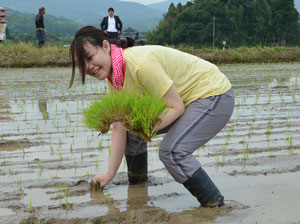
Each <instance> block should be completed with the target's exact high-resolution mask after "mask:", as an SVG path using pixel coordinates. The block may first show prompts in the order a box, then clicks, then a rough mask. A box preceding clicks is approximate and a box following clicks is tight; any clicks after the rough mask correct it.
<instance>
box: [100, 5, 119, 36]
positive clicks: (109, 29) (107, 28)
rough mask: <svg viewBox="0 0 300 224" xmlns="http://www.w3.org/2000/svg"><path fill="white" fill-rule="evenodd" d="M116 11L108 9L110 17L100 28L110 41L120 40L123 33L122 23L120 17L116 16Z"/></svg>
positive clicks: (104, 20)
mask: <svg viewBox="0 0 300 224" xmlns="http://www.w3.org/2000/svg"><path fill="white" fill-rule="evenodd" d="M114 13H115V10H114V9H113V8H109V9H108V16H106V17H104V18H103V20H102V22H101V24H100V26H101V29H102V30H103V31H104V33H105V34H106V35H107V38H108V39H119V35H120V33H121V31H122V21H121V20H120V18H119V16H115V15H114Z"/></svg>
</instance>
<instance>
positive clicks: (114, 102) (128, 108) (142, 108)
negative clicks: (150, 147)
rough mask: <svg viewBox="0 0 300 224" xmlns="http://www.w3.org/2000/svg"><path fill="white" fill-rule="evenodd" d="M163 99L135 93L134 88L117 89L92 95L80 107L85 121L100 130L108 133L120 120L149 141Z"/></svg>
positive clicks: (163, 105) (131, 130)
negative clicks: (91, 97)
mask: <svg viewBox="0 0 300 224" xmlns="http://www.w3.org/2000/svg"><path fill="white" fill-rule="evenodd" d="M165 106H166V105H165V101H164V100H163V99H161V98H157V97H153V96H150V95H149V94H145V95H144V96H138V95H137V93H136V92H135V91H133V92H131V93H130V94H127V93H126V92H116V93H112V94H110V95H106V96H102V97H100V98H98V99H94V100H93V101H92V102H91V103H90V105H89V107H88V108H86V109H84V110H83V116H84V118H83V122H84V124H85V125H86V126H87V127H89V128H91V129H94V130H97V131H100V132H101V133H107V132H108V130H109V128H110V125H111V124H112V123H114V122H122V124H123V126H124V127H125V128H126V129H127V131H129V132H132V133H136V134H139V135H141V136H142V137H143V138H144V139H145V140H147V141H150V138H151V137H152V136H153V135H154V134H155V133H153V127H154V125H155V124H156V123H157V122H159V121H160V117H161V115H162V113H163V111H164V110H165Z"/></svg>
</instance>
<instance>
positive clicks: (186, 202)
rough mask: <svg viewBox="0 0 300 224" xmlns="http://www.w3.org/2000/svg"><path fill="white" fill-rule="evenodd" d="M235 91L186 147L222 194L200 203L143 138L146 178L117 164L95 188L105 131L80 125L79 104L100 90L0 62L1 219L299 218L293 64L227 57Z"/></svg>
mask: <svg viewBox="0 0 300 224" xmlns="http://www.w3.org/2000/svg"><path fill="white" fill-rule="evenodd" d="M220 69H221V70H222V71H223V72H224V73H225V74H226V75H227V76H228V78H229V79H230V81H231V82H232V84H233V87H234V91H235V94H236V107H235V111H234V114H233V116H232V119H231V121H230V123H229V124H228V125H227V126H226V127H225V128H224V129H223V130H222V131H221V132H220V133H219V134H218V135H217V136H215V138H213V139H212V140H211V141H209V142H208V143H207V144H206V145H205V146H203V147H201V148H200V149H198V150H197V151H196V152H195V153H194V154H195V156H196V157H197V159H198V160H199V161H201V163H202V165H203V168H204V169H205V170H206V171H207V173H208V174H209V175H210V176H211V178H212V179H213V181H214V182H215V183H216V185H217V186H218V187H219V189H220V191H221V192H222V193H223V195H224V196H225V204H226V205H225V206H223V207H220V208H203V207H201V206H199V203H198V202H197V200H196V199H195V198H194V197H193V196H192V195H190V193H189V192H188V191H187V190H186V189H185V188H184V187H183V186H182V185H180V184H178V183H176V182H175V181H174V180H173V178H172V177H171V176H170V174H169V173H168V172H167V171H166V169H165V168H164V166H163V164H162V163H161V162H160V161H159V158H158V149H159V148H158V147H159V144H160V141H161V140H162V137H163V136H157V137H155V138H154V139H152V142H149V143H148V152H149V153H148V155H149V158H148V169H149V174H148V176H149V180H148V182H147V183H145V184H141V185H136V186H132V185H128V181H127V173H126V164H125V163H124V161H123V162H122V164H121V167H120V169H119V172H118V174H117V175H116V177H115V178H114V179H113V181H112V182H111V183H110V184H109V185H108V186H107V187H105V188H104V189H103V192H101V191H90V182H91V179H92V177H93V176H94V175H95V174H100V173H103V172H105V171H106V170H107V163H108V157H109V147H110V135H111V133H110V132H108V133H107V134H105V135H100V136H98V134H99V133H97V132H93V131H90V130H88V129H87V128H85V127H84V126H83V124H82V122H81V120H82V108H85V107H86V106H87V105H88V102H89V101H90V100H91V99H93V97H97V96H100V95H102V94H104V93H105V91H106V90H105V83H104V82H95V80H93V79H91V78H88V79H87V84H86V85H85V86H81V85H80V84H79V80H78V81H77V82H76V84H75V86H74V87H73V88H72V89H68V84H69V79H70V74H71V70H70V69H67V68H59V69H57V68H52V69H0V87H1V88H0V89H1V90H0V99H1V100H0V220H1V223H25V224H27V223H33V224H35V223H175V224H185V223H300V217H299V207H300V197H298V196H299V195H300V188H299V183H300V162H299V161H300V138H299V132H300V119H299V108H300V95H299V93H300V91H299V84H300V81H299V79H300V77H299V71H300V67H299V65H298V64H253V65H249V64H248V65H228V66H221V67H220Z"/></svg>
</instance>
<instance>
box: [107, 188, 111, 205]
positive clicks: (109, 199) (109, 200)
mask: <svg viewBox="0 0 300 224" xmlns="http://www.w3.org/2000/svg"><path fill="white" fill-rule="evenodd" d="M106 198H107V201H108V204H109V205H110V204H111V194H110V193H109V191H108V190H107V192H106Z"/></svg>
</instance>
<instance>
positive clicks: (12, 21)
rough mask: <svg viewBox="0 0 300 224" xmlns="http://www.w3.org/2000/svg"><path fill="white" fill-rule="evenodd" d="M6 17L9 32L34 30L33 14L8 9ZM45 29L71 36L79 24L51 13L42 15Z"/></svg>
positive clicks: (29, 31) (30, 31)
mask: <svg viewBox="0 0 300 224" xmlns="http://www.w3.org/2000/svg"><path fill="white" fill-rule="evenodd" d="M7 14H8V15H9V16H8V17H7V20H8V21H9V22H8V25H7V27H8V30H9V34H10V35H13V34H21V33H32V32H35V14H33V13H20V12H18V11H15V10H11V9H8V11H7ZM44 22H45V27H46V29H45V30H46V31H47V32H50V33H55V34H59V35H61V36H65V37H69V36H73V35H74V33H75V32H76V30H77V29H78V28H79V27H80V26H81V25H80V24H79V23H74V22H72V21H70V20H67V19H65V18H56V17H54V16H51V15H47V14H46V15H45V16H44Z"/></svg>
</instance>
